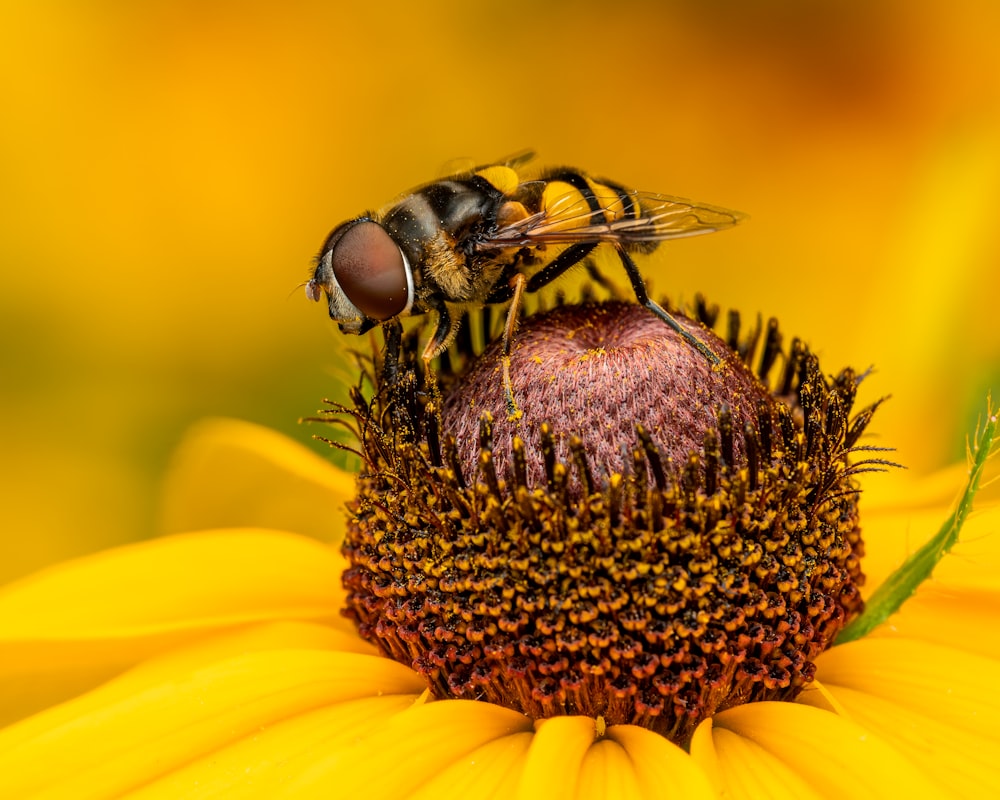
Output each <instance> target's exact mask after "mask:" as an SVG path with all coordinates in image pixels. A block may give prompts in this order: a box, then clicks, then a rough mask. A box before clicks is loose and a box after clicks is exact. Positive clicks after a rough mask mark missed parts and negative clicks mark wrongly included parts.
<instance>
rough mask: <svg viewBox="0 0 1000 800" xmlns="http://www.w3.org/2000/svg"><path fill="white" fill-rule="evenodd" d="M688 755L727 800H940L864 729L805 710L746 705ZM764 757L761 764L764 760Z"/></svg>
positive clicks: (722, 719)
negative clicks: (769, 798) (771, 798)
mask: <svg viewBox="0 0 1000 800" xmlns="http://www.w3.org/2000/svg"><path fill="white" fill-rule="evenodd" d="M698 733H699V735H697V736H695V737H694V739H693V740H692V743H691V755H692V757H694V758H695V760H696V761H698V762H699V763H701V764H703V765H704V766H705V769H706V770H709V769H714V770H716V775H715V780H716V781H717V785H719V786H720V787H721V788H722V789H723V791H724V792H727V793H729V794H730V795H731V796H732V797H758V796H760V794H761V793H762V790H763V793H764V794H767V792H768V791H769V787H771V786H774V787H775V788H776V793H777V794H779V795H781V794H784V795H787V796H794V797H798V796H806V797H808V796H809V791H808V789H807V788H806V787H811V789H812V791H813V792H814V793H818V794H819V796H821V797H938V796H943V794H942V793H940V792H937V791H935V790H934V788H933V786H931V785H930V783H929V781H928V779H927V777H926V776H924V775H923V773H921V772H920V771H919V770H918V768H917V766H916V765H915V764H913V763H911V762H910V761H908V760H907V759H905V758H904V757H903V756H902V755H900V753H898V752H897V751H896V750H895V749H893V748H892V747H890V746H889V745H888V744H887V743H886V742H885V741H884V740H882V739H880V738H879V737H877V736H876V735H875V734H873V733H872V732H870V731H868V730H866V729H865V728H863V727H862V726H860V725H858V724H856V723H854V722H851V721H850V720H847V719H844V718H842V717H839V716H837V715H836V714H832V713H830V712H828V711H823V710H820V709H817V708H812V707H810V706H806V705H802V704H795V703H778V702H769V703H750V704H747V705H744V706H737V707H735V708H731V709H729V710H727V711H724V712H722V713H721V714H717V715H716V716H715V717H714V718H713V719H712V721H711V728H710V729H708V728H707V726H706V730H705V731H702V729H700V728H699V732H698ZM765 753H766V754H767V755H766V756H765V755H764V754H765Z"/></svg>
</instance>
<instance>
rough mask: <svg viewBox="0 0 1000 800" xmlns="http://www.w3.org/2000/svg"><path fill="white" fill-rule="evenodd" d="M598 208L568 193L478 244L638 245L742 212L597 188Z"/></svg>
mask: <svg viewBox="0 0 1000 800" xmlns="http://www.w3.org/2000/svg"><path fill="white" fill-rule="evenodd" d="M598 188H599V189H600V191H598V192H595V198H596V200H597V202H598V204H599V205H600V206H601V210H600V211H599V212H595V211H593V210H592V209H591V205H590V202H589V201H588V199H587V198H586V197H584V196H583V195H582V194H580V192H577V191H572V192H567V193H566V194H565V195H563V196H562V197H557V198H555V199H554V200H552V201H550V202H548V203H547V206H546V208H545V210H543V211H540V212H538V213H537V214H532V215H530V216H528V217H525V218H524V219H521V220H518V221H516V222H512V223H511V224H509V225H506V226H505V227H503V228H501V229H500V230H498V231H497V232H496V234H495V235H493V236H491V237H490V238H489V239H488V240H486V241H484V242H482V243H481V245H480V246H481V247H483V248H484V249H487V248H490V247H524V246H534V245H541V244H572V243H575V242H617V243H620V244H624V245H628V244H641V243H643V242H661V241H665V240H667V239H681V238H683V237H686V236H699V235H701V234H703V233H713V232H715V231H720V230H724V229H726V228H731V227H732V226H733V225H736V224H737V223H738V222H740V221H741V220H743V219H745V218H746V217H745V215H744V214H741V213H740V212H738V211H730V210H729V209H725V208H719V207H717V206H710V205H706V204H704V203H694V202H692V201H690V200H684V199H682V198H680V197H671V196H670V195H665V194H653V193H650V192H638V191H629V190H622V191H620V192H619V191H615V190H613V189H610V188H608V187H603V186H602V187H598Z"/></svg>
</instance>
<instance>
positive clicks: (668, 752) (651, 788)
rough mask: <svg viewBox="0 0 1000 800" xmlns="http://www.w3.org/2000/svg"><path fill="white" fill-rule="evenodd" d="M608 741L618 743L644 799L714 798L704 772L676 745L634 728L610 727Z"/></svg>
mask: <svg viewBox="0 0 1000 800" xmlns="http://www.w3.org/2000/svg"><path fill="white" fill-rule="evenodd" d="M607 738H608V739H611V740H613V741H615V742H618V744H620V745H621V746H622V747H624V748H625V751H626V752H627V753H628V755H629V758H631V760H632V765H633V767H634V768H635V774H636V779H637V781H638V783H639V786H640V788H641V790H642V797H643V798H657V797H663V798H668V797H669V798H675V797H684V798H687V800H698V798H706V800H707V799H708V798H714V797H715V792H714V790H713V789H712V785H711V783H709V780H708V777H707V775H706V773H705V771H704V770H703V769H702V768H701V767H700V766H699V765H698V764H697V763H696V762H695V761H694V760H693V759H692V758H691V757H690V756H689V755H688V754H687V753H685V752H684V751H683V750H681V749H680V748H679V747H677V745H675V744H673V743H671V742H669V741H667V740H666V739H664V738H663V737H662V736H660V735H658V734H655V733H653V732H652V731H649V730H646V729H645V728H638V727H636V726H634V725H613V726H611V727H610V728H608V731H607Z"/></svg>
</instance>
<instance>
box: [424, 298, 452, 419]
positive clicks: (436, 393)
mask: <svg viewBox="0 0 1000 800" xmlns="http://www.w3.org/2000/svg"><path fill="white" fill-rule="evenodd" d="M434 310H435V311H437V327H435V328H434V335H433V336H431V338H430V340H429V341H428V342H427V345H426V346H425V347H424V352H423V354H422V355H421V357H420V358H421V360H422V361H423V362H424V377H425V380H426V381H427V391H428V393H429V394H430V398H431V405H430V407H429V409H428V410H430V411H433V412H435V413H440V410H441V403H440V402H439V401H440V399H441V389H440V387H439V386H438V381H437V373H436V372H435V371H434V370H433V369H432V368H431V361H432V360H433V359H434V357H435V356H438V355H440V354H441V353H443V352H444V350H445V348H447V347H448V345H449V344H451V341H452V339H454V338H455V328H456V324H455V322H454V321H453V320H452V316H451V312H450V311H449V310H448V306H447V305H446V304H444V303H439V304H436V305H435V309H434Z"/></svg>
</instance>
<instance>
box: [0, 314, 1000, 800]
mask: <svg viewBox="0 0 1000 800" xmlns="http://www.w3.org/2000/svg"><path fill="white" fill-rule="evenodd" d="M634 310H635V309H633V308H632V307H627V306H625V307H619V306H616V305H611V306H602V307H597V308H595V307H582V308H578V307H572V308H564V309H561V310H557V311H556V312H552V313H551V314H549V315H547V316H545V317H543V318H541V319H540V320H539V321H535V322H529V323H527V324H526V325H525V326H524V328H523V329H522V331H521V332H520V333H519V336H518V339H517V345H518V349H517V350H516V355H517V357H518V358H520V359H522V360H521V362H520V363H516V364H515V368H514V371H513V372H514V375H515V385H514V389H515V392H516V393H517V399H518V402H519V404H520V406H521V409H522V411H523V412H524V416H523V418H522V421H521V422H516V423H515V422H513V421H511V422H508V420H507V419H506V418H505V417H504V415H503V413H502V407H501V408H499V409H491V408H489V407H488V404H489V403H491V402H495V401H496V400H499V402H501V403H502V402H503V400H502V398H503V394H502V391H497V390H496V386H495V382H496V381H498V380H499V377H498V375H497V374H496V373H495V372H494V370H493V368H492V367H491V366H490V362H489V360H488V359H489V357H488V356H486V360H483V359H482V358H481V359H479V360H478V361H474V362H472V363H469V364H466V363H465V362H464V360H463V358H462V357H459V358H456V359H455V360H454V362H453V365H452V367H453V371H454V377H453V378H448V375H449V370H442V375H443V376H444V381H443V390H444V395H443V396H442V398H441V399H440V400H439V399H438V397H437V396H436V395H435V394H434V393H433V392H431V391H426V389H427V387H425V386H424V385H423V383H422V377H421V375H420V374H419V370H418V369H417V368H416V366H415V362H416V361H417V359H413V358H411V357H409V356H408V355H407V354H408V353H410V351H409V350H408V349H407V348H408V345H407V342H406V341H405V340H404V341H403V342H401V343H400V350H401V355H400V360H399V361H398V362H397V363H396V365H395V366H396V368H395V369H389V370H388V371H387V370H385V368H384V365H383V364H377V365H376V366H375V367H373V368H372V370H371V373H372V375H373V379H374V381H375V384H376V385H375V388H374V390H373V391H369V392H367V393H364V392H361V391H358V392H355V393H354V395H353V400H352V402H351V403H350V404H348V405H347V406H345V407H342V408H341V409H339V413H340V414H345V413H346V414H347V418H348V419H352V420H353V421H354V425H355V426H356V428H357V430H356V432H357V433H358V441H359V442H360V444H359V445H357V450H358V452H359V453H360V454H361V456H362V466H361V470H360V473H359V476H358V478H357V491H356V492H355V491H354V490H353V489H352V488H351V483H352V481H351V480H350V479H349V478H348V477H347V476H345V475H343V474H342V473H339V472H338V471H337V470H334V469H333V468H332V467H329V466H328V465H325V464H324V463H323V462H321V461H317V460H316V459H315V457H314V456H311V455H308V454H306V453H305V452H304V451H300V450H299V449H298V448H297V447H296V446H294V445H291V444H290V443H287V442H285V441H283V440H280V439H278V438H277V437H275V435H274V434H271V433H269V432H266V431H262V430H260V429H257V428H255V427H253V426H248V425H245V424H240V423H231V422H220V423H212V424H208V425H206V426H205V427H204V428H203V429H202V430H201V432H200V433H199V434H198V435H197V436H196V437H195V439H193V440H192V442H190V443H189V444H188V445H187V447H186V448H185V449H184V450H183V452H182V455H181V458H180V461H179V466H178V469H177V472H176V473H175V476H174V478H173V479H172V480H171V482H170V484H171V487H172V488H171V493H172V499H171V508H172V512H171V515H172V517H173V519H175V520H183V522H182V523H177V524H182V525H183V526H184V527H191V528H194V527H198V526H199V525H200V524H201V523H202V522H203V521H205V522H207V521H210V522H211V524H212V525H219V524H220V521H221V520H224V519H225V518H227V516H228V517H229V518H230V519H234V520H236V521H238V522H239V524H243V525H250V524H254V523H257V524H266V525H267V526H269V527H268V528H229V529H215V530H202V531H199V532H196V533H184V534H180V535H175V536H170V537H164V538H162V539H159V540H154V541H152V542H149V543H146V544H142V545H135V546H131V547H127V548H122V549H119V550H115V551H110V552H108V553H103V554H98V555H95V556H92V557H89V558H86V559H81V560H78V561H75V562H70V563H68V564H64V565H60V566H56V567H53V568H51V569H49V570H47V571H45V572H43V573H40V574H38V575H36V576H33V577H31V578H28V579H26V580H24V581H22V582H20V583H18V584H15V585H12V586H10V587H7V588H6V589H5V590H4V591H3V593H2V594H0V655H2V658H0V671H2V672H0V674H2V676H3V681H2V684H0V687H2V701H3V707H2V710H3V712H4V714H5V717H6V721H7V722H8V723H9V724H8V726H7V727H6V728H4V729H3V730H0V796H5V797H6V796H11V797H32V796H50V797H112V796H119V795H122V794H129V795H130V796H139V797H142V796H146V797H172V798H173V797H202V796H219V795H222V796H249V797H280V796H293V797H312V796H316V797H329V796H353V795H357V796H364V797H413V796H416V797H463V798H470V797H491V796H498V797H499V796H516V797H577V796H579V797H586V796H595V797H633V796H634V797H716V796H720V795H725V796H730V797H756V796H764V795H766V796H789V797H811V796H879V795H884V796H890V795H895V794H903V795H909V796H935V795H939V796H947V795H949V794H951V795H966V796H971V795H975V796H981V795H982V794H985V793H986V792H987V791H989V790H990V789H995V788H996V785H997V782H998V780H1000V770H998V769H997V767H996V764H995V763H994V761H995V759H994V758H993V755H992V754H993V752H994V751H995V750H996V748H997V746H998V744H1000V716H998V714H997V711H998V709H997V708H996V706H997V701H996V699H995V693H993V692H992V684H993V681H994V680H995V679H996V678H997V677H998V672H1000V669H998V665H1000V649H998V646H997V644H996V638H995V637H994V636H993V635H992V631H993V630H995V626H996V619H997V611H998V610H1000V609H998V608H997V603H998V598H1000V592H998V590H1000V586H998V583H1000V581H998V580H997V578H996V577H995V576H996V575H997V574H998V573H997V572H996V569H995V568H996V567H997V566H998V564H997V563H996V562H997V560H998V558H997V554H998V552H1000V551H998V550H997V547H998V545H997V537H996V536H995V535H991V534H994V533H995V532H996V531H995V528H996V527H997V525H1000V508H998V507H996V506H989V507H987V508H986V509H985V511H984V512H983V513H981V514H980V515H979V516H978V517H973V518H970V519H966V518H965V516H966V514H967V511H968V505H969V503H970V502H971V494H972V492H973V491H974V489H975V485H976V483H977V482H978V480H979V477H980V474H981V470H982V465H983V461H984V457H985V453H986V452H987V451H988V450H989V446H990V445H989V438H990V437H992V435H993V431H994V430H995V426H996V421H995V419H993V420H992V421H991V422H989V423H988V424H987V426H986V429H985V432H984V441H981V442H980V444H979V449H978V450H977V453H976V460H975V462H974V466H975V469H974V470H973V475H972V478H971V479H970V484H971V487H972V488H971V490H970V492H969V493H968V496H967V498H966V500H965V501H964V503H963V504H961V505H960V506H959V509H958V511H957V512H956V513H955V514H954V515H953V516H952V518H951V522H952V524H951V526H950V528H947V531H951V532H952V533H954V532H956V531H957V530H958V529H959V528H962V526H963V525H964V528H963V537H962V543H961V544H960V545H959V546H958V547H956V548H955V550H954V552H955V553H961V554H962V555H963V556H964V557H963V558H956V557H949V558H947V559H945V560H944V561H942V562H941V563H940V564H939V566H938V568H937V569H936V570H935V571H934V576H933V579H932V580H930V581H925V582H924V583H923V584H922V585H920V588H919V589H918V590H917V592H916V595H915V596H914V597H913V598H912V599H910V600H909V601H908V602H906V603H905V605H903V607H902V609H901V610H900V611H899V613H897V614H895V615H893V616H892V617H890V618H889V620H888V621H887V622H885V623H883V624H881V625H879V626H877V627H876V628H875V629H874V630H873V631H871V632H870V633H868V634H867V635H864V636H862V637H860V638H856V639H854V640H853V641H849V642H846V643H842V644H836V645H834V641H835V640H836V638H837V637H838V636H843V635H844V633H843V632H844V631H845V625H846V624H847V623H848V622H849V620H850V619H852V618H858V616H859V614H860V613H861V608H862V601H861V590H860V587H861V582H862V574H863V573H862V566H863V567H864V572H866V573H867V574H868V575H869V578H871V577H872V576H875V581H874V583H875V585H879V584H881V583H884V578H885V577H886V575H888V574H889V573H890V572H891V570H892V567H893V566H894V562H896V563H898V561H900V560H901V559H902V557H903V556H905V555H906V554H907V553H910V552H916V551H917V547H916V545H917V543H919V542H920V541H923V540H924V539H926V538H928V537H927V536H926V533H925V526H926V525H927V524H928V520H929V519H936V520H937V521H938V522H940V521H941V519H943V518H944V517H945V514H944V513H943V512H941V511H940V506H941V505H942V504H943V503H942V501H941V500H940V498H939V497H938V494H937V493H936V492H935V493H932V492H930V491H929V490H925V489H918V488H914V489H911V490H910V492H909V493H908V494H907V495H906V496H904V497H903V498H902V499H901V500H900V499H897V500H890V501H887V502H886V503H885V506H884V507H885V508H886V509H888V510H885V511H883V512H881V513H878V512H876V513H872V512H871V511H870V509H867V508H866V509H865V512H864V514H863V515H861V514H859V502H858V487H857V483H856V482H857V473H858V471H859V470H861V469H864V468H865V462H866V460H868V461H870V460H871V459H872V458H875V459H876V460H878V459H879V457H880V455H879V454H878V453H873V452H872V451H869V450H864V449H862V448H864V447H865V445H864V443H863V440H862V439H861V435H862V433H863V430H864V428H865V425H866V424H867V421H868V418H869V414H868V412H867V411H865V410H862V411H861V412H858V411H856V410H852V408H853V406H854V394H855V390H856V385H857V380H856V376H854V375H853V373H850V372H844V373H840V374H838V375H837V376H835V377H830V376H827V375H826V374H825V373H823V372H822V370H821V369H820V368H819V365H818V362H817V361H816V359H815V357H814V356H813V355H812V354H810V353H809V351H808V350H807V349H806V348H805V347H804V345H801V344H800V343H794V344H793V345H792V346H790V347H789V348H788V349H787V350H784V351H782V349H781V347H780V342H779V337H778V333H777V328H776V327H774V326H772V327H770V328H769V329H768V330H767V331H764V332H761V338H760V340H759V341H757V342H756V345H755V344H754V342H755V341H756V340H755V336H754V335H753V333H752V332H751V335H749V336H748V335H746V334H745V333H744V334H740V332H739V330H738V328H737V326H736V325H735V324H734V325H733V326H732V327H731V329H730V332H729V334H727V340H726V341H722V340H715V339H709V340H708V341H709V342H710V346H712V347H713V348H718V352H719V354H720V355H724V356H725V359H724V361H725V366H724V368H723V369H722V370H717V369H716V370H713V368H712V366H711V365H709V364H708V363H707V362H705V360H704V359H700V358H699V357H698V355H697V354H696V353H691V352H689V350H690V348H686V347H685V346H684V345H680V347H679V349H678V348H672V346H671V345H670V344H664V341H665V340H666V341H668V342H669V340H670V339H671V337H672V334H670V333H668V332H667V331H666V329H665V327H664V326H662V325H655V326H654V332H653V333H652V334H650V333H649V331H647V330H646V328H645V322H646V320H645V315H643V314H641V313H640V314H639V315H638V316H634V315H633V311H634ZM700 335H703V336H706V337H707V336H708V334H707V333H705V332H702V334H700ZM545 342H548V344H547V345H546V344H545ZM630 351H634V352H630ZM755 353H756V358H755ZM630 359H632V360H631V361H630ZM560 360H561V361H562V365H561V366H560V364H559V363H558V362H560ZM636 363H638V364H639V365H640V366H639V367H637V366H636ZM751 363H752V364H753V369H752V370H751V369H750V368H749V367H748V366H747V365H748V364H751ZM532 364H534V365H535V367H537V368H538V371H537V373H536V374H535V375H534V377H532V375H533V373H532V372H531V369H532V366H531V365H532ZM664 365H665V366H666V367H667V369H666V370H664V369H662V367H663V366H664ZM772 372H773V373H774V374H773V375H771V374H770V373H772ZM459 373H461V377H459ZM383 376H387V377H383ZM768 376H770V377H768ZM538 379H541V380H543V381H545V382H546V383H547V385H548V386H549V387H556V388H550V390H549V391H550V394H549V395H546V394H545V393H544V392H542V391H541V390H539V396H540V397H541V398H542V399H541V400H539V401H536V400H535V399H534V398H533V397H532V389H531V387H530V385H529V384H530V381H532V380H538ZM566 379H568V381H569V385H575V387H576V388H575V390H574V392H570V393H568V394H567V396H568V397H569V401H568V402H569V405H568V406H563V407H561V408H563V410H562V411H558V412H556V411H554V410H553V409H556V408H560V407H557V406H552V405H550V404H549V403H548V401H547V400H546V399H545V398H546V397H551V396H553V395H555V394H557V393H559V392H561V391H564V390H566V386H567V384H566V382H565V381H566ZM609 379H611V380H613V381H615V386H614V388H611V385H610V384H608V383H607V382H606V381H608V380H609ZM765 379H766V380H767V381H768V383H766V384H765ZM519 381H521V382H520V383H519ZM524 381H527V382H528V383H524ZM601 381H605V383H601ZM640 383H641V384H646V385H652V388H653V390H654V392H655V391H659V392H661V394H660V395H656V394H655V393H654V394H653V395H642V394H640V391H639V390H637V389H636V388H635V386H636V384H640ZM477 386H478V387H479V388H476V387H477ZM470 387H471V388H470ZM558 387H561V388H558ZM601 387H603V388H601ZM761 387H765V388H763V389H762V388H761ZM678 396H680V397H684V398H686V402H677V403H672V402H671V399H675V398H677V397H678ZM609 397H610V400H608V398H609ZM602 403H603V405H602ZM484 405H485V406H486V407H484ZM567 408H568V409H571V410H566V409H567ZM438 409H440V414H439V413H438ZM484 411H486V412H492V413H491V414H486V415H484V414H483V412H484ZM616 411H617V412H618V413H617V414H616V413H615V412H616ZM556 413H558V415H559V416H554V414H556ZM491 420H492V421H491ZM574 423H575V424H574ZM636 423H638V425H637V424H636ZM532 424H535V427H534V428H532V427H531V425H532ZM516 425H520V426H521V427H520V428H517V427H515V426H516ZM463 426H466V427H467V428H468V431H466V432H463ZM470 440H471V441H472V442H473V443H474V444H473V445H472V446H469V445H468V444H467V443H468V442H469V441H470ZM248 465H250V466H248ZM869 465H871V464H869ZM265 475H266V476H268V477H267V479H264V480H262V479H261V477H262V476H265ZM227 476H229V477H232V476H239V482H238V484H237V485H239V486H242V487H244V488H245V491H232V487H233V483H232V482H230V481H227ZM220 485H225V486H227V488H229V489H230V491H226V492H220V491H218V487H219V486H220ZM950 485H951V487H952V488H955V486H956V484H955V483H951V484H950ZM349 498H352V499H349ZM345 502H349V504H350V509H351V513H350V514H349V517H348V524H347V530H346V535H345V545H344V553H345V554H346V559H345V557H344V556H342V555H341V554H340V553H339V552H338V550H337V548H335V547H331V546H329V545H328V544H325V543H322V542H320V541H318V540H317V539H315V538H310V537H307V536H303V535H301V534H297V533H291V532H286V531H282V530H280V529H281V528H285V529H287V530H301V529H302V528H301V519H302V518H303V517H304V516H308V517H309V519H310V520H311V522H310V523H309V524H310V527H309V532H310V533H314V532H316V531H317V530H319V529H321V528H323V527H324V526H327V525H328V526H330V529H331V530H332V529H335V528H336V527H337V526H339V525H340V524H342V523H341V522H340V516H339V515H340V512H339V509H340V508H341V507H342V505H343V504H344V503H345ZM227 506H229V507H228V508H227ZM914 508H917V509H922V508H926V509H927V511H928V513H927V514H926V515H924V514H922V513H917V514H914V513H912V510H913V509H914ZM925 516H926V519H925ZM862 519H863V520H864V532H865V535H864V541H865V545H864V547H865V559H864V561H861V555H862V553H861V524H860V522H859V520H862ZM893 534H896V535H895V536H894V535H893ZM947 535H950V534H947ZM901 536H903V537H909V539H908V540H907V539H901V538H900V537H901ZM950 546H951V542H948V543H946V544H942V545H941V546H940V547H939V548H938V549H939V550H944V549H947V548H948V547H950ZM932 549H933V548H932ZM938 555H940V554H938ZM869 556H873V558H871V559H870V558H869ZM932 563H933V562H932ZM342 575H343V584H344V585H343V586H342V584H341V580H342ZM917 582H918V583H919V581H917ZM910 583H911V585H909V586H908V588H905V593H909V591H910V590H912V588H913V585H912V583H913V582H912V581H911V582H910ZM869 602H870V605H873V604H876V601H875V599H874V595H869ZM893 602H895V604H896V605H898V604H899V601H898V597H897V599H896V601H890V602H889V603H888V604H887V605H886V604H883V603H882V602H881V601H879V603H878V605H880V607H881V608H883V609H884V608H893V607H894V606H893V604H892V603H893ZM344 609H347V613H348V617H349V618H347V617H345V616H343V614H342V612H343V611H344ZM847 630H848V631H849V630H850V629H849V628H848V629H847ZM359 632H360V635H359ZM386 654H388V655H390V656H391V658H387V657H385V656H386Z"/></svg>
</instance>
